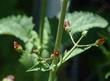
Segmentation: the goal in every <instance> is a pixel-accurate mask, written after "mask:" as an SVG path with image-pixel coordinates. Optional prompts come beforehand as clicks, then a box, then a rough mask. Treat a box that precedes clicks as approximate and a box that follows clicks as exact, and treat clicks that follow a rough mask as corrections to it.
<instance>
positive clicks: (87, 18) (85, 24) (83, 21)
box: [66, 12, 108, 34]
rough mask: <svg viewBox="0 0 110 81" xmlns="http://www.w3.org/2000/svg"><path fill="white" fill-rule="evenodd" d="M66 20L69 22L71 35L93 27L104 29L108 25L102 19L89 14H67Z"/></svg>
mask: <svg viewBox="0 0 110 81" xmlns="http://www.w3.org/2000/svg"><path fill="white" fill-rule="evenodd" d="M66 19H67V20H69V22H70V25H71V33H72V34H74V33H76V32H81V31H84V30H88V29H90V28H93V27H100V28H105V27H106V26H107V25H108V22H107V21H106V20H105V19H104V18H102V17H100V16H98V15H96V14H93V13H90V12H74V13H72V14H67V15H66Z"/></svg>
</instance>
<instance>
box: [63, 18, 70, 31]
mask: <svg viewBox="0 0 110 81" xmlns="http://www.w3.org/2000/svg"><path fill="white" fill-rule="evenodd" d="M64 28H65V30H66V31H69V30H70V22H69V21H68V20H65V21H64Z"/></svg>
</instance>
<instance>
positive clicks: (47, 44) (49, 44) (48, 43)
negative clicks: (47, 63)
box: [42, 18, 54, 58]
mask: <svg viewBox="0 0 110 81" xmlns="http://www.w3.org/2000/svg"><path fill="white" fill-rule="evenodd" d="M53 47H54V44H53V41H52V32H51V27H50V23H49V21H48V19H47V18H45V24H44V32H43V50H42V57H44V58H46V57H49V56H50V52H51V51H52V50H53Z"/></svg>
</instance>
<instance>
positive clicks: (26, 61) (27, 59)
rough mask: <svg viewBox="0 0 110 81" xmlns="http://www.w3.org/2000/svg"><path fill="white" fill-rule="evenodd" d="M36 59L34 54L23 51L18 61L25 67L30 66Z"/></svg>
mask: <svg viewBox="0 0 110 81" xmlns="http://www.w3.org/2000/svg"><path fill="white" fill-rule="evenodd" d="M37 60H38V57H37V55H36V54H29V53H26V52H25V53H23V55H22V56H21V58H20V59H19V61H20V62H21V63H22V64H23V65H24V66H25V67H26V68H30V67H32V66H33V65H34V64H35V63H36V62H38V61H37Z"/></svg>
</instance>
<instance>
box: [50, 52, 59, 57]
mask: <svg viewBox="0 0 110 81" xmlns="http://www.w3.org/2000/svg"><path fill="white" fill-rule="evenodd" d="M59 55H60V52H59V51H54V52H53V53H52V55H51V57H58V56H59Z"/></svg>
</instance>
